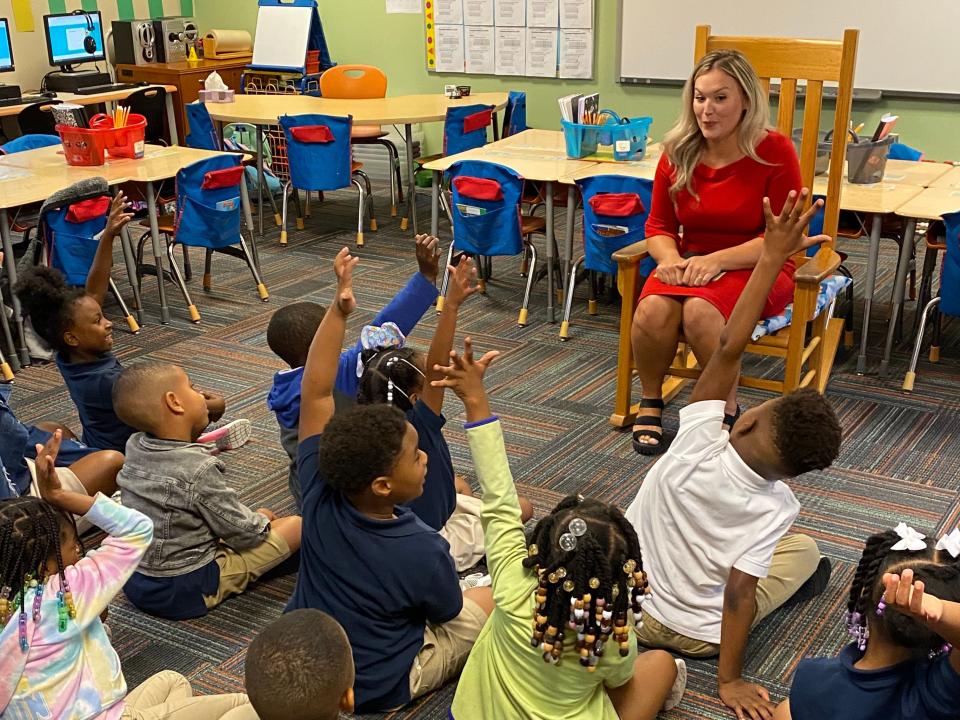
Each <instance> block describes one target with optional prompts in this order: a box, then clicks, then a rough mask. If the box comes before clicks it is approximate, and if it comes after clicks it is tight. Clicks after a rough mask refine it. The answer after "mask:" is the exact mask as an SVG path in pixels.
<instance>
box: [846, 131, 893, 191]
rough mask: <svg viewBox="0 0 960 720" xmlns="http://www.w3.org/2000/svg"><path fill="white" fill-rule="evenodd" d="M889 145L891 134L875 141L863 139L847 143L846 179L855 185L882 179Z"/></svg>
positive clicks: (891, 142) (891, 138) (867, 183)
mask: <svg viewBox="0 0 960 720" xmlns="http://www.w3.org/2000/svg"><path fill="white" fill-rule="evenodd" d="M891 145H893V137H892V136H891V135H887V136H886V137H885V138H883V139H882V140H877V141H876V142H874V141H872V140H864V141H862V142H858V143H850V144H849V145H847V181H848V182H851V183H854V184H856V185H869V184H871V183H878V182H880V181H881V180H883V173H884V172H885V171H886V169H887V158H889V157H890V146H891Z"/></svg>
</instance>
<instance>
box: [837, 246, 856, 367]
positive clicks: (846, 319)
mask: <svg viewBox="0 0 960 720" xmlns="http://www.w3.org/2000/svg"><path fill="white" fill-rule="evenodd" d="M837 272H839V273H840V274H841V275H844V276H846V277H848V278H850V279H851V280H853V275H852V274H851V273H850V270H849V268H847V267H846V266H845V265H841V266H840V267H838V268H837ZM845 293H846V294H845V297H846V308H845V311H844V315H843V324H844V328H845V331H844V334H843V347H844V348H846V349H847V350H849V349H851V348H852V347H853V336H854V324H853V323H854V314H853V303H854V295H853V283H852V282H851V283H850V284H848V285H847V289H846V291H845Z"/></svg>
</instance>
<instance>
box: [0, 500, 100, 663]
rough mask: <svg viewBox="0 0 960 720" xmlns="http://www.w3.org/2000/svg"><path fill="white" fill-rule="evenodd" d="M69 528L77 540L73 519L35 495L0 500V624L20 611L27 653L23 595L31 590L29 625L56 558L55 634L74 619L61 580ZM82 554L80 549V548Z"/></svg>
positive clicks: (35, 617) (64, 582) (23, 647)
mask: <svg viewBox="0 0 960 720" xmlns="http://www.w3.org/2000/svg"><path fill="white" fill-rule="evenodd" d="M68 528H72V529H73V532H74V536H75V537H77V541H78V542H80V540H79V535H78V534H77V526H76V524H75V522H74V520H73V517H72V516H70V515H68V514H66V513H63V512H60V511H58V510H56V509H54V508H53V506H51V505H50V504H49V503H47V502H46V501H44V500H41V499H40V498H35V497H19V498H11V499H9V500H3V501H0V621H2V625H3V626H4V627H5V626H6V624H7V622H8V621H9V620H10V618H11V617H12V616H13V614H14V613H15V612H16V610H17V608H18V607H19V609H20V620H19V624H20V649H21V650H23V651H24V652H26V651H27V649H28V647H29V645H28V643H27V638H26V626H27V608H26V597H27V592H28V591H29V590H30V589H33V590H35V595H34V600H33V622H34V623H35V624H36V623H38V622H39V621H40V605H41V602H42V598H43V590H44V583H45V582H46V580H47V570H46V565H47V561H48V560H49V559H50V558H55V559H56V563H57V574H58V575H59V577H60V588H61V589H60V590H59V592H58V593H57V597H58V606H59V627H60V631H61V632H62V631H64V630H65V629H66V621H67V617H76V607H75V606H74V604H73V595H72V594H71V592H70V586H69V584H68V583H67V579H66V577H64V563H63V555H62V554H61V551H60V544H61V534H62V533H63V532H66V531H67V530H68ZM80 547H81V553H82V549H83V546H82V544H81V546H80Z"/></svg>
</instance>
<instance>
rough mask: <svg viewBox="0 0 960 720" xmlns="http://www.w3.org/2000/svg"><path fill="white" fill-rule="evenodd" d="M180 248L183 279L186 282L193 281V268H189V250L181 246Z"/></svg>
mask: <svg viewBox="0 0 960 720" xmlns="http://www.w3.org/2000/svg"><path fill="white" fill-rule="evenodd" d="M180 248H181V251H182V252H183V277H184V278H186V280H187V282H190V281H191V280H193V268H192V267H190V248H188V247H187V246H186V245H181V246H180Z"/></svg>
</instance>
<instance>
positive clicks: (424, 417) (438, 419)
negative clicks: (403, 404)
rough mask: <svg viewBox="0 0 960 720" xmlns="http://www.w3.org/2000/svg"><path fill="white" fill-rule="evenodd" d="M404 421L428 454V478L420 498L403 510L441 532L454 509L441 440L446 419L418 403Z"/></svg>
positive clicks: (450, 466)
mask: <svg viewBox="0 0 960 720" xmlns="http://www.w3.org/2000/svg"><path fill="white" fill-rule="evenodd" d="M407 420H409V421H410V424H411V425H413V427H414V429H415V430H416V431H417V435H418V436H419V438H418V440H417V445H418V447H419V448H420V449H421V450H423V451H424V452H425V453H426V454H427V477H426V479H425V480H424V483H423V494H422V495H421V496H420V497H418V498H415V499H413V500H411V501H410V502H408V503H407V504H406V507H408V508H410V509H411V510H413V511H414V512H415V513H416V514H417V517H419V518H420V519H421V520H423V521H424V522H425V523H426V524H427V525H429V526H430V527H432V528H433V529H434V530H440V529H441V528H442V527H443V526H444V525H446V524H447V520H448V519H449V517H450V516H451V515H452V514H453V511H454V509H455V508H456V507H457V488H456V486H455V485H454V480H453V460H452V459H451V458H450V448H449V447H448V446H447V441H446V440H445V439H444V437H443V426H444V425H445V424H446V422H447V419H446V418H445V417H444V416H443V415H437V414H436V413H434V412H433V410H431V409H430V408H429V406H427V405H426V404H424V402H423V400H417V404H416V405H414V406H413V407H412V408H410V410H408V411H407Z"/></svg>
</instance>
